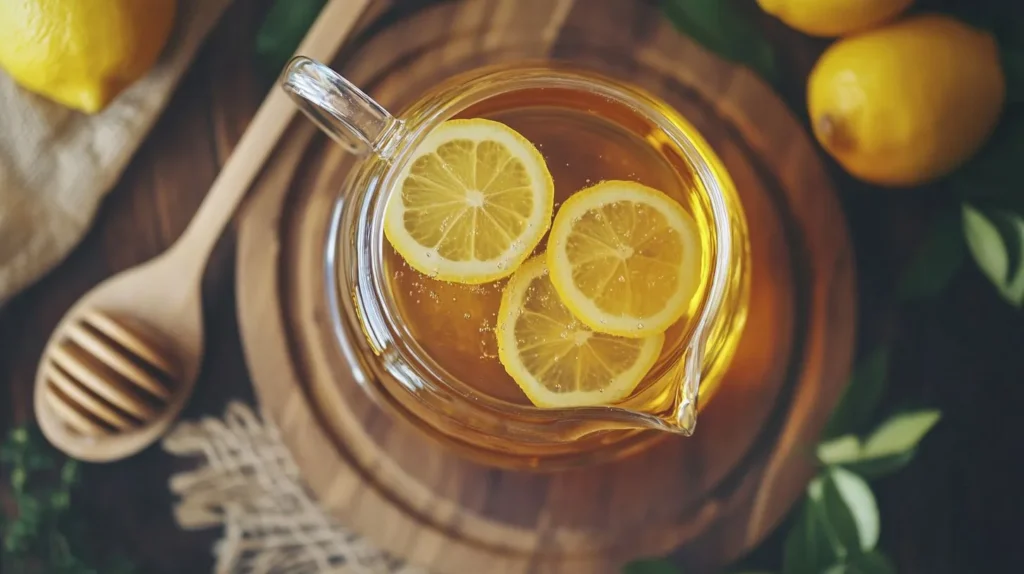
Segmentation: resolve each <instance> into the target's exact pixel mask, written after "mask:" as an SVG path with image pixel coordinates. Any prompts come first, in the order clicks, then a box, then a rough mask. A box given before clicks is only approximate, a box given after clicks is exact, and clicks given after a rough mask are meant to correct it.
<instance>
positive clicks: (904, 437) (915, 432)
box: [864, 410, 942, 458]
mask: <svg viewBox="0 0 1024 574" xmlns="http://www.w3.org/2000/svg"><path fill="white" fill-rule="evenodd" d="M941 418H942V414H941V413H940V412H939V411H936V410H922V411H914V412H908V413H903V414H900V415H896V416H894V417H892V418H891V419H889V420H888V421H886V422H884V423H882V425H881V426H879V427H878V428H877V429H876V430H875V432H873V433H871V435H870V436H869V437H868V438H867V440H865V441H864V457H865V458H879V457H884V456H892V455H898V454H902V453H905V452H908V451H911V450H913V449H914V447H916V446H917V444H918V443H919V442H921V439H923V438H924V437H925V435H927V434H928V431H930V430H931V429H932V427H934V426H935V425H936V424H937V423H938V422H939V419H941Z"/></svg>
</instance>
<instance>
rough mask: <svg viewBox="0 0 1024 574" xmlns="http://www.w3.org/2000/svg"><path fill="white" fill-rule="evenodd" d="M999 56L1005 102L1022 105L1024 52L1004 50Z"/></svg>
mask: <svg viewBox="0 0 1024 574" xmlns="http://www.w3.org/2000/svg"><path fill="white" fill-rule="evenodd" d="M1000 55H1001V56H1002V61H1003V73H1004V74H1005V75H1006V101H1007V102H1008V103H1011V104H1014V103H1017V104H1019V103H1024V50H1011V49H1004V50H1002V51H1001V53H1000Z"/></svg>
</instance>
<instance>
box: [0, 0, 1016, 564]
mask: <svg viewBox="0 0 1024 574" xmlns="http://www.w3.org/2000/svg"><path fill="white" fill-rule="evenodd" d="M424 3H425V0H403V1H399V2H394V4H395V6H396V7H395V8H394V10H395V11H396V13H402V12H404V11H407V10H412V9H414V8H415V6H417V5H421V4H424ZM268 5H269V0H244V1H238V2H235V4H234V6H233V7H232V8H230V9H229V11H228V13H227V15H226V16H225V17H224V19H223V20H222V22H221V23H220V25H219V26H218V27H217V28H216V30H215V31H214V32H213V34H212V36H211V37H210V39H209V40H208V42H207V43H206V46H205V48H204V49H203V50H202V52H201V53H200V55H199V57H198V58H197V60H196V61H195V63H194V65H193V66H192V68H191V70H190V71H189V73H188V74H187V76H186V77H185V79H184V80H183V82H182V84H181V85H180V87H179V88H178V90H177V92H176V94H175V96H174V98H173V100H172V101H171V103H170V106H169V107H168V109H167V110H166V112H165V113H164V114H163V115H162V117H161V119H160V121H159V122H158V123H157V125H156V127H155V128H154V129H153V131H152V133H151V134H150V135H149V137H148V138H147V140H146V141H145V143H144V144H143V145H142V147H141V148H140V149H139V151H138V152H137V153H136V155H135V157H134V159H133V161H132V162H131V165H130V166H129V167H128V169H127V171H126V172H125V174H124V176H123V177H122V178H121V180H120V182H119V183H118V184H117V187H116V188H115V189H114V191H113V192H112V193H111V194H110V196H109V198H108V199H107V200H106V201H105V203H104V205H103V207H102V209H101V211H100V213H99V216H98V218H97V220H96V222H95V225H94V227H93V229H92V231H91V232H90V233H89V235H88V236H87V237H86V239H85V240H84V241H83V242H82V244H81V245H80V246H79V247H78V248H77V249H76V250H75V251H74V252H73V253H72V254H71V255H70V256H69V257H68V258H67V260H66V261H65V262H64V263H63V264H62V265H61V266H60V267H59V268H58V269H56V270H55V271H54V272H53V273H51V274H49V275H48V276H47V277H45V278H44V279H43V280H41V281H40V282H39V283H37V284H36V285H34V286H33V287H31V288H29V289H28V290H26V291H25V292H24V293H22V294H21V295H20V296H18V297H17V298H16V299H15V300H14V301H12V302H11V303H10V304H9V305H8V306H7V307H6V308H5V309H3V310H2V311H0V393H2V394H0V429H4V430H6V429H7V428H9V427H10V426H12V425H14V424H20V423H23V422H26V421H28V420H30V418H31V393H32V379H33V376H34V373H35V368H36V363H37V361H38V358H39V355H40V352H41V350H42V347H43V344H44V342H45V340H46V338H47V337H48V335H49V333H50V331H51V330H52V329H53V327H54V326H55V325H56V323H57V321H58V319H59V318H60V317H61V315H62V314H63V313H64V311H65V310H66V309H67V308H68V307H69V306H70V305H71V304H72V303H73V302H74V301H75V299H77V298H78V297H79V296H80V295H81V294H82V293H84V292H85V291H86V290H87V289H89V288H90V287H91V286H93V285H94V284H96V283H98V282H99V281H100V280H101V279H103V278H105V277H107V276H109V275H110V274H112V273H114V272H116V271H119V270H121V269H123V268H125V267H128V266H131V265H133V264H135V263H138V262H140V261H143V260H145V259H147V258H149V257H151V256H153V255H155V254H157V253H158V252H160V251H161V250H163V249H164V248H166V247H167V245H169V244H170V242H171V241H173V240H174V239H175V238H176V237H177V236H178V234H179V233H180V232H181V231H182V230H183V229H184V227H185V225H186V223H187V222H188V220H189V218H190V217H191V216H192V214H193V212H194V211H195V209H196V207H197V206H198V204H199V202H200V201H201V199H202V197H203V195H204V194H205V192H206V190H207V189H208V188H209V185H210V183H211V182H212V181H213V179H214V176H215V175H216V173H217V171H218V169H219V168H220V166H221V165H222V164H223V162H224V160H225V158H226V157H227V156H228V154H230V152H231V150H232V147H233V146H234V144H235V142H236V141H237V140H238V138H239V137H240V136H241V134H242V132H243V131H244V130H245V128H246V126H247V124H248V122H249V120H250V119H251V117H252V115H253V113H254V112H255V110H256V108H257V106H258V105H259V103H260V101H261V100H262V97H263V95H264V94H265V92H266V89H267V87H268V86H267V85H266V84H265V83H264V82H263V81H262V80H261V79H260V76H259V74H258V73H257V69H256V66H255V63H254V59H253V50H252V46H253V38H254V35H255V31H256V28H257V26H258V25H259V23H260V21H261V19H262V16H263V15H264V14H265V13H266V10H267V8H268ZM764 26H765V29H766V30H767V32H768V34H769V36H770V38H771V39H772V41H773V42H774V43H775V44H776V45H777V46H778V48H779V50H780V55H781V60H782V62H781V63H782V69H783V72H784V80H785V83H784V85H783V87H782V92H783V95H784V96H785V97H786V98H787V99H789V100H790V101H792V102H794V103H795V106H797V108H798V109H800V106H802V100H803V97H802V93H803V84H804V81H805V78H806V74H807V72H808V70H809V69H810V66H811V65H812V64H813V62H814V59H815V57H816V56H817V54H818V53H819V52H820V50H821V49H822V47H823V45H824V44H823V43H822V42H818V41H812V40H810V39H808V38H806V37H803V36H801V35H799V34H797V33H795V32H793V31H790V30H787V29H785V28H784V27H783V26H781V25H779V24H778V23H777V22H773V21H770V20H769V19H767V18H765V19H764ZM832 167H833V173H834V177H835V179H836V180H837V182H838V183H839V184H840V187H841V188H842V189H843V195H844V196H843V201H844V205H845V207H846V211H847V214H848V217H849V221H850V225H851V228H852V230H853V234H854V239H855V244H856V248H857V254H858V266H859V267H858V269H859V271H858V272H859V290H860V294H859V297H860V308H861V316H860V321H861V323H860V336H859V346H860V352H861V353H863V352H866V351H869V350H870V349H872V348H873V347H874V346H876V345H878V344H880V341H887V342H888V343H889V344H891V345H892V349H893V351H892V352H893V366H892V369H891V376H890V390H889V395H888V399H887V402H888V404H891V405H893V406H894V407H895V406H900V405H909V404H913V405H922V404H924V405H933V406H937V407H940V408H941V409H942V410H943V412H944V413H945V418H944V420H943V422H942V423H941V425H940V426H939V427H938V428H937V429H936V431H934V433H933V435H932V436H931V437H929V439H928V440H927V441H926V442H925V443H924V444H923V446H922V448H921V450H920V452H919V454H918V457H917V459H916V461H915V462H914V463H913V464H912V465H911V466H910V467H909V468H908V469H906V470H905V471H903V472H901V473H900V474H897V475H895V476H892V477H890V478H886V479H883V480H881V481H879V482H878V483H877V484H876V488H877V492H878V496H879V502H880V506H881V509H882V541H881V546H882V548H883V549H884V550H885V551H886V552H888V553H889V554H890V555H891V556H892V557H893V558H894V559H895V561H896V563H897V565H898V566H899V569H900V571H901V572H905V573H928V574H941V573H957V574H962V573H965V572H981V573H986V572H1012V571H1019V570H1020V568H1021V566H1020V565H1021V564H1022V563H1024V544H1021V543H1020V539H1021V535H1022V534H1024V503H1022V502H1021V501H1022V500H1024V497H1022V495H1021V494H1020V488H1021V486H1020V485H1022V484H1024V462H1022V460H1024V448H1022V445H1024V441H1021V440H1020V439H1019V438H1018V437H1017V436H1016V434H1017V432H1018V431H1019V429H1016V428H1014V427H1013V426H1012V424H1013V422H1014V421H1015V420H1020V419H1021V418H1022V416H1021V412H1022V411H1024V314H1022V313H1021V312H1020V311H1015V310H1013V309H1011V308H1010V307H1008V306H1007V305H1006V304H1004V303H1003V302H1002V301H1001V300H999V299H998V297H997V296H996V295H995V292H994V291H993V289H992V288H991V287H990V286H989V285H988V283H987V282H986V281H985V280H984V279H983V278H982V277H981V275H980V273H979V272H978V271H977V270H976V269H975V268H974V266H973V264H970V263H968V265H967V266H966V267H965V269H964V270H963V271H962V272H961V273H960V274H959V275H958V276H957V277H956V278H955V279H954V281H953V282H952V284H951V285H950V286H949V287H948V288H947V290H946V292H945V293H944V295H943V296H942V298H941V299H939V300H938V301H934V302H926V303H917V304H910V305H907V304H898V303H897V301H896V300H895V297H894V295H893V293H894V291H895V289H894V287H895V283H896V280H897V278H898V277H899V274H900V272H901V270H902V269H903V268H904V267H905V265H906V264H907V261H908V260H909V259H910V258H911V257H912V256H913V254H914V253H915V250H916V249H917V245H918V243H919V241H920V238H921V236H922V233H923V228H924V226H925V224H926V222H927V220H928V215H929V214H930V213H931V212H932V211H933V210H934V209H936V208H937V207H938V206H940V205H942V204H943V203H944V202H943V199H944V198H943V197H942V192H941V191H940V190H938V189H932V188H926V189H921V190H915V191H910V192H892V191H884V190H878V189H873V188H869V187H867V186H864V185H860V184H858V183H856V182H854V181H852V180H850V178H848V177H846V176H845V175H844V174H843V173H842V172H841V171H839V170H837V169H835V168H834V166H832ZM233 247H234V246H233V239H232V237H231V233H228V234H226V237H225V239H224V241H223V242H222V245H221V246H219V247H218V249H217V251H216V252H215V254H214V257H213V259H212V261H211V264H210V267H209V271H208V276H207V285H206V305H207V329H208V333H209V347H208V355H207V360H206V363H205V365H206V368H205V371H204V374H203V376H202V379H201V380H200V383H199V385H198V387H197V391H196V393H195V396H194V397H193V399H192V401H191V403H190V404H189V406H188V407H187V409H186V411H185V413H184V416H185V417H188V418H195V417H198V416H201V415H219V414H220V413H221V412H222V410H223V407H224V405H225V404H226V402H227V401H228V400H229V399H232V398H242V399H245V400H250V401H251V400H252V389H251V385H250V382H249V378H248V375H247V373H246V368H245V364H244V360H243V357H242V353H241V349H240V343H239V339H238V329H237V324H236V316H235V298H234V261H233V256H234V250H233ZM181 464H183V463H182V462H181V461H176V460H175V459H173V458H172V457H170V456H169V455H168V454H166V453H164V452H163V451H162V450H161V449H160V448H159V446H154V447H151V448H150V449H148V450H146V451H145V452H143V453H141V454H139V455H138V456H136V457H133V458H131V459H129V460H126V461H123V462H119V463H115V464H109V465H88V466H86V468H85V470H84V479H83V480H84V483H83V488H82V494H81V495H80V496H79V498H78V503H80V504H81V505H82V507H83V512H84V513H85V516H86V517H87V518H88V519H89V520H91V521H93V523H94V524H100V523H101V522H102V523H103V527H102V529H101V530H99V529H98V532H97V535H96V539H97V544H99V545H100V546H101V547H102V548H105V549H109V550H118V551H121V552H124V553H126V554H127V555H128V556H130V557H131V558H132V559H134V560H135V561H137V562H138V563H139V565H140V566H141V567H142V571H144V572H149V573H152V574H161V573H183V572H188V573H193V572H195V573H198V572H207V571H210V567H211V564H212V558H211V556H212V555H211V545H212V542H213V540H215V539H216V538H217V537H218V536H219V532H216V531H206V532H182V531H181V530H179V529H178V528H177V527H176V526H175V524H174V522H173V519H172V517H171V503H172V500H171V497H170V495H169V493H168V489H167V479H168V477H169V476H170V474H171V473H172V472H173V471H174V470H175V465H181ZM779 546H780V545H779V543H778V541H775V540H772V541H769V542H768V544H767V545H766V549H765V550H764V551H761V552H759V553H758V554H759V555H762V556H764V558H765V559H766V560H769V561H770V560H771V559H772V558H773V556H774V555H777V549H778V547H779Z"/></svg>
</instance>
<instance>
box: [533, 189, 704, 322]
mask: <svg viewBox="0 0 1024 574" xmlns="http://www.w3.org/2000/svg"><path fill="white" fill-rule="evenodd" d="M547 259H548V267H549V268H550V269H551V281H552V283H554V285H555V289H556V290H557V291H558V294H559V296H560V297H561V299H562V301H563V302H564V303H565V305H566V306H567V307H568V308H569V309H570V310H571V311H572V313H573V314H574V315H575V316H576V317H577V318H579V320H580V321H582V322H583V323H584V324H586V325H587V326H588V327H590V328H591V329H594V330H595V331H600V332H603V333H611V334H613V335H620V336H623V337H647V336H649V335H652V334H654V333H661V332H663V331H665V330H666V329H668V328H669V327H670V326H671V325H672V324H673V323H675V322H676V321H677V320H679V319H680V318H681V317H682V316H683V314H684V313H685V312H686V310H687V309H688V308H689V304H690V299H691V298H692V297H693V295H694V293H695V292H696V290H697V287H698V286H699V284H700V273H701V248H700V235H699V231H698V229H697V224H696V222H694V220H693V218H692V217H691V216H690V214H688V213H687V212H686V211H685V210H684V209H683V207H682V206H681V205H680V204H679V203H678V202H677V201H675V200H674V199H672V198H671V197H669V196H667V195H665V194H664V193H663V192H661V191H658V190H656V189H652V188H650V187H647V186H644V185H641V184H639V183H636V182H632V181H618V180H609V181H604V182H601V183H598V184H597V185H594V186H591V187H589V188H587V189H584V190H582V191H579V192H577V193H576V194H574V195H573V196H571V197H570V198H569V199H568V200H566V201H565V203H563V204H562V206H561V208H559V210H558V214H557V215H556V216H555V221H554V223H552V224H551V235H550V236H549V237H548V250H547Z"/></svg>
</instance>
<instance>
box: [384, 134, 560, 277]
mask: <svg viewBox="0 0 1024 574" xmlns="http://www.w3.org/2000/svg"><path fill="white" fill-rule="evenodd" d="M554 189H555V186H554V182H553V181H552V179H551V173H550V172H549V171H548V168H547V165H546V164H545V163H544V157H543V156H542V155H541V154H540V152H539V151H537V148H535V147H533V145H532V144H531V143H530V142H529V141H527V140H526V138H524V137H523V136H522V135H520V134H519V133H518V132H516V131H515V130H513V129H512V128H510V127H508V126H506V125H505V124H502V123H499V122H495V121H491V120H485V119H470V120H450V121H447V122H444V123H443V124H441V125H440V126H438V127H437V128H435V129H434V130H433V131H432V132H430V134H428V135H427V137H426V138H425V139H424V141H423V143H422V144H421V145H420V146H419V148H417V150H416V152H415V155H414V156H413V158H411V160H410V162H409V164H408V167H407V168H405V170H403V172H402V173H401V174H400V177H399V182H398V186H397V189H396V190H395V192H394V194H393V195H392V197H391V198H390V199H389V200H388V206H387V209H386V212H385V215H384V232H385V235H386V236H387V238H388V241H390V242H391V245H392V246H394V248H395V250H396V251H398V253H399V254H400V255H401V256H402V257H403V258H404V259H405V261H406V262H407V263H408V264H409V266H411V267H412V268H413V269H416V270H417V271H419V272H421V273H424V274H426V275H429V276H431V277H434V278H436V279H440V280H442V281H451V282H455V283H467V284H479V283H487V282H489V281H494V280H497V279H501V278H503V277H507V276H508V275H511V274H512V273H513V272H514V271H515V270H516V268H518V267H519V266H520V265H521V264H522V263H523V261H525V260H526V259H527V258H528V257H529V256H530V253H531V252H532V251H533V250H534V248H535V247H537V244H538V243H540V240H541V238H542V237H544V233H545V232H546V231H547V230H548V227H549V226H550V224H551V212H552V209H553V205H554Z"/></svg>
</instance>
